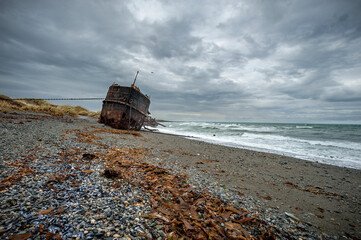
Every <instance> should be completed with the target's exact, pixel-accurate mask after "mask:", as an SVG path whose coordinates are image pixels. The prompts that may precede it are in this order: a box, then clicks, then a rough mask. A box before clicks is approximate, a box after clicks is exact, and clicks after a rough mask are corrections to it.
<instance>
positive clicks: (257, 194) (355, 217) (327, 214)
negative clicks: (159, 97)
mask: <svg viewBox="0 0 361 240" xmlns="http://www.w3.org/2000/svg"><path fill="white" fill-rule="evenodd" d="M155 134H156V135H155ZM144 135H145V136H147V137H149V138H151V139H152V140H151V141H153V143H151V144H149V145H146V146H152V145H157V143H158V146H157V147H158V148H160V149H161V151H162V150H163V151H167V149H168V150H169V149H173V151H174V150H175V152H174V153H172V155H175V156H171V159H172V160H173V161H174V162H173V163H172V164H178V165H180V166H181V167H180V169H179V170H180V172H182V170H181V168H184V167H185V166H188V167H186V168H189V167H192V168H196V169H197V170H198V171H199V172H200V173H201V174H203V175H205V178H209V179H211V178H213V180H214V181H217V182H218V183H219V184H220V185H222V186H223V187H225V188H228V189H231V190H232V191H240V192H241V194H245V195H247V196H251V197H252V198H254V199H256V201H259V202H260V204H261V205H262V206H264V207H269V208H272V209H274V210H276V211H278V212H279V213H283V214H285V213H288V214H291V216H292V217H295V219H299V220H301V221H300V222H303V223H306V224H308V225H310V226H312V227H314V228H317V229H320V230H322V231H325V232H327V233H330V234H335V235H339V234H340V233H342V232H357V233H356V234H357V236H359V237H360V236H361V229H360V226H361V217H360V216H361V212H360V209H361V202H360V199H361V194H360V192H361V171H360V170H358V169H353V168H347V167H340V166H335V165H330V164H324V163H317V162H312V161H309V160H303V159H299V158H294V157H288V156H284V155H278V154H274V153H266V152H259V151H254V150H249V149H242V148H235V147H228V146H223V145H218V144H212V143H208V142H204V141H201V140H199V139H194V138H193V139H189V138H187V137H184V136H179V135H173V134H168V133H161V132H159V133H154V132H151V133H148V132H144ZM154 136H160V137H156V139H154V138H155V137H154ZM159 143H160V144H159ZM182 152H183V153H182ZM184 153H187V154H184ZM217 160H218V161H217ZM172 164H167V166H169V165H172ZM184 170H185V171H184ZM184 170H183V171H184V172H185V173H186V172H187V171H186V169H184ZM292 217H291V218H292ZM266 218H267V217H266ZM295 221H297V220H295Z"/></svg>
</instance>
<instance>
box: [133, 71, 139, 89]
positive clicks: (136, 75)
mask: <svg viewBox="0 0 361 240" xmlns="http://www.w3.org/2000/svg"><path fill="white" fill-rule="evenodd" d="M138 73H139V71H137V74H135V78H134V82H133V84H132V86H134V84H135V81H137V77H138Z"/></svg>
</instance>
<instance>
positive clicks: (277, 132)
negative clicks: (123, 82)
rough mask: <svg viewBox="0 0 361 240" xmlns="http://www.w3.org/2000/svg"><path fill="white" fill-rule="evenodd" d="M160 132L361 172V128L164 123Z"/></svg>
mask: <svg viewBox="0 0 361 240" xmlns="http://www.w3.org/2000/svg"><path fill="white" fill-rule="evenodd" d="M163 124H164V125H165V126H166V127H162V126H159V127H158V130H159V131H160V132H163V133H169V134H175V135H182V136H186V137H189V138H195V139H197V140H201V141H205V142H209V143H214V144H219V145H224V146H230V147H237V148H245V149H250V150H256V151H262V152H270V153H276V154H280V155H285V156H291V157H296V158H300V159H304V160H309V161H314V162H320V163H325V164H331V165H335V166H341V167H348V168H355V169H361V159H360V156H361V125H335V124H279V123H277V124H274V123H239V122H231V123H230V122H227V123H225V122H165V123H163Z"/></svg>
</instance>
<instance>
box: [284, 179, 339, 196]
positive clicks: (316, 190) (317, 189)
mask: <svg viewBox="0 0 361 240" xmlns="http://www.w3.org/2000/svg"><path fill="white" fill-rule="evenodd" d="M284 184H286V185H288V186H291V187H293V188H295V189H298V190H301V191H304V192H310V193H313V194H319V195H324V196H333V197H342V196H341V195H340V194H338V193H333V192H327V191H325V190H324V189H323V188H321V187H313V186H309V187H308V188H302V187H299V186H298V185H296V184H294V183H292V182H290V181H286V182H284Z"/></svg>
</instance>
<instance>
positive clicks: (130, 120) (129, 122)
mask: <svg viewBox="0 0 361 240" xmlns="http://www.w3.org/2000/svg"><path fill="white" fill-rule="evenodd" d="M138 73H139V71H137V74H136V75H135V78H134V82H133V84H132V85H131V86H130V87H127V86H119V85H118V84H113V85H111V86H110V87H109V90H108V93H107V96H106V98H105V100H104V101H103V107H102V111H101V114H100V120H99V122H100V123H104V124H105V125H108V126H110V127H113V128H117V129H125V130H137V131H139V130H140V129H141V127H142V126H143V123H144V121H145V119H146V118H147V117H148V114H149V111H148V109H149V105H150V99H149V96H147V95H144V94H143V93H142V92H141V91H140V89H139V88H137V87H136V86H135V81H136V80H137V76H138Z"/></svg>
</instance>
